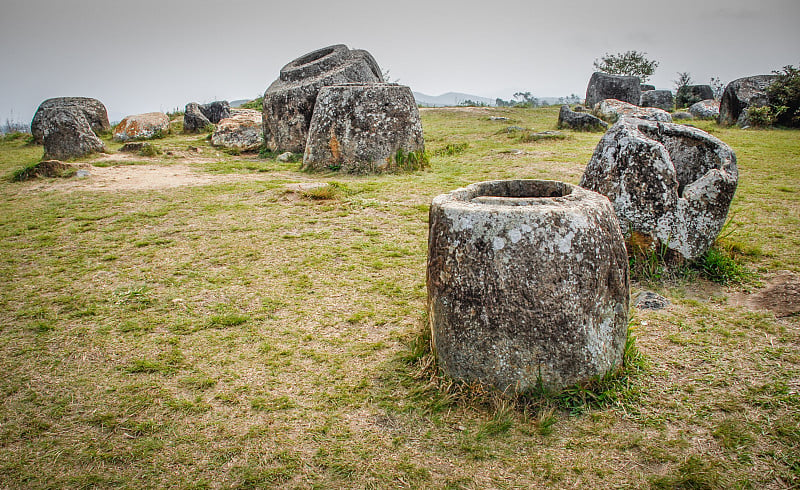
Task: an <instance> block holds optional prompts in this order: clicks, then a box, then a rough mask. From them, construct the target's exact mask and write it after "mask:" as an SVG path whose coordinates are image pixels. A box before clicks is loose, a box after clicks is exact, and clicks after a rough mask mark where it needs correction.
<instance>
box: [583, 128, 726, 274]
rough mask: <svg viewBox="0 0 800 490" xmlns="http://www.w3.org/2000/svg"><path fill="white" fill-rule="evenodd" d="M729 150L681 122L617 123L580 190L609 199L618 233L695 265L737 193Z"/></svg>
mask: <svg viewBox="0 0 800 490" xmlns="http://www.w3.org/2000/svg"><path fill="white" fill-rule="evenodd" d="M737 182H738V170H737V167H736V155H735V154H734V152H733V150H732V149H731V148H730V147H729V146H728V145H726V144H725V143H723V142H722V141H720V140H718V139H717V138H715V137H713V136H711V135H709V134H708V133H706V132H704V131H701V130H699V129H696V128H693V127H690V126H685V125H681V124H670V123H658V122H653V121H644V120H641V119H635V118H622V119H620V120H619V121H618V122H617V123H616V124H615V125H614V126H613V127H612V128H611V129H609V130H608V132H607V133H606V134H605V135H604V136H603V138H602V139H601V140H600V142H599V143H598V145H597V147H596V148H595V151H594V155H593V156H592V158H591V160H590V161H589V164H588V165H587V166H586V171H585V172H584V174H583V177H582V178H581V183H580V185H581V186H582V187H585V188H587V189H591V190H593V191H596V192H599V193H601V194H603V195H605V196H607V197H608V198H609V199H610V200H611V203H612V204H613V205H614V210H615V211H616V213H617V217H618V218H619V222H620V225H621V226H622V230H623V232H625V233H626V234H627V235H631V234H634V233H636V234H640V235H644V236H646V237H649V238H650V239H651V243H652V244H653V246H657V244H658V243H663V244H666V246H667V247H668V248H669V249H671V250H673V251H674V252H677V253H679V254H680V255H682V256H683V257H685V258H687V259H690V260H693V259H697V258H699V257H701V256H702V255H703V254H704V253H705V252H706V251H707V250H708V249H709V247H711V245H712V244H713V243H714V240H716V238H717V235H718V234H719V232H720V230H721V229H722V226H723V224H724V223H725V218H726V216H727V215H728V208H729V206H730V203H731V200H732V199H733V195H734V193H735V192H736V185H737Z"/></svg>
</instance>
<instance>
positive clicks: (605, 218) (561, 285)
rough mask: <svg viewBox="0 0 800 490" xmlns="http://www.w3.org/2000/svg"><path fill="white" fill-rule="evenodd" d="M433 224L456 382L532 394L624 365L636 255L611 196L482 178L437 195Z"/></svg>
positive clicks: (437, 318)
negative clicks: (629, 250)
mask: <svg viewBox="0 0 800 490" xmlns="http://www.w3.org/2000/svg"><path fill="white" fill-rule="evenodd" d="M429 227H430V235H429V240H428V270H427V280H428V314H429V321H430V326H431V331H432V335H433V344H434V349H435V351H436V356H437V358H438V360H439V363H440V365H441V367H442V368H443V369H444V371H445V372H446V373H447V374H448V375H450V376H451V377H453V378H455V379H459V380H464V381H478V382H481V383H483V384H488V385H492V386H494V387H496V388H497V389H499V390H510V391H519V392H525V391H530V390H531V389H534V388H536V387H537V385H538V383H539V382H540V381H541V383H542V384H543V385H544V386H545V387H548V388H552V389H558V388H562V387H565V386H569V385H571V384H574V383H578V382H582V381H586V380H588V379H590V378H591V377H593V376H599V375H603V374H605V373H607V372H608V371H609V370H611V369H613V368H614V367H615V366H618V365H620V364H621V362H622V355H623V351H624V347H625V338H626V334H627V323H628V303H629V281H628V258H627V255H626V252H625V245H624V243H623V237H622V233H621V232H620V228H619V223H618V221H617V218H616V217H615V215H614V210H613V208H612V207H611V204H610V203H609V201H608V199H606V198H605V197H604V196H601V195H599V194H597V193H595V192H591V191H588V190H586V189H582V188H580V187H577V186H573V185H570V184H565V183H562V182H556V181H545V180H508V181H491V182H481V183H477V184H472V185H470V186H467V187H465V188H462V189H457V190H455V191H453V192H450V193H449V194H443V195H440V196H438V197H436V198H435V199H434V200H433V203H432V205H431V209H430V221H429Z"/></svg>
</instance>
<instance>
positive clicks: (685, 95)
mask: <svg viewBox="0 0 800 490" xmlns="http://www.w3.org/2000/svg"><path fill="white" fill-rule="evenodd" d="M713 98H714V89H712V88H711V85H684V86H683V87H680V88H678V93H677V94H675V105H676V106H677V107H678V108H682V107H689V106H690V105H692V104H694V103H695V102H700V101H701V100H706V99H713Z"/></svg>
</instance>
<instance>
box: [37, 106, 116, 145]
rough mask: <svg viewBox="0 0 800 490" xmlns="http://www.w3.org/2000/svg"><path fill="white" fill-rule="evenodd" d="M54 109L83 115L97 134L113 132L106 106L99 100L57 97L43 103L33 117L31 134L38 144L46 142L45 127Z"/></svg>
mask: <svg viewBox="0 0 800 490" xmlns="http://www.w3.org/2000/svg"><path fill="white" fill-rule="evenodd" d="M54 109H61V110H68V111H74V112H75V113H77V114H80V115H82V116H83V118H84V119H86V122H88V123H89V127H91V128H92V130H93V131H94V132H95V133H97V134H102V133H107V132H108V131H110V130H111V125H110V124H109V122H108V112H107V111H106V106H104V105H103V103H102V102H100V101H99V100H97V99H92V98H89V97H56V98H53V99H47V100H45V101H44V102H42V103H41V104H40V105H39V108H38V109H37V110H36V114H34V115H33V120H31V134H32V135H33V138H34V140H35V141H36V143H39V144H42V143H43V142H44V129H43V125H44V124H45V120H46V119H47V117H48V113H49V112H50V111H52V110H54Z"/></svg>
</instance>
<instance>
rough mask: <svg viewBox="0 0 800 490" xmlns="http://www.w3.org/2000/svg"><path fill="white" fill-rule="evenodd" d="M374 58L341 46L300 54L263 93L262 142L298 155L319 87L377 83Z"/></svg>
mask: <svg viewBox="0 0 800 490" xmlns="http://www.w3.org/2000/svg"><path fill="white" fill-rule="evenodd" d="M381 81H382V74H381V70H380V67H379V66H378V64H377V63H376V62H375V59H374V58H373V57H372V55H370V54H369V53H368V52H366V51H364V50H358V49H356V50H350V49H348V48H347V46H345V45H343V44H337V45H334V46H328V47H326V48H322V49H318V50H317V51H313V52H311V53H308V54H306V55H303V56H301V57H299V58H297V59H295V60H294V61H292V62H290V63H289V64H287V65H286V66H284V67H283V68H281V72H280V76H279V77H278V79H277V80H275V81H274V82H273V83H272V85H270V86H269V88H267V91H266V92H265V93H264V111H263V113H264V141H265V142H266V143H267V146H268V147H269V148H270V149H272V150H274V151H291V152H295V153H302V152H303V151H304V150H305V145H306V139H307V138H308V128H309V125H310V123H311V116H312V115H313V113H314V104H315V103H316V100H317V94H318V93H319V90H320V89H321V88H322V87H326V86H329V85H337V84H342V83H361V84H367V83H380V82H381Z"/></svg>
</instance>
